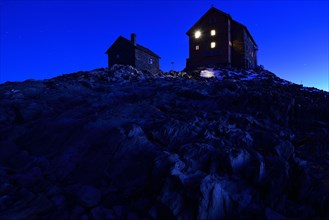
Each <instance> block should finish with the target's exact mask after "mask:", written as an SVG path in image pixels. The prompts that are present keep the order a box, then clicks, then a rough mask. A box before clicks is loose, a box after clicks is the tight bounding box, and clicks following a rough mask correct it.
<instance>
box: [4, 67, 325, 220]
mask: <svg viewBox="0 0 329 220" xmlns="http://www.w3.org/2000/svg"><path fill="white" fill-rule="evenodd" d="M204 71H205V70H204ZM207 71H210V72H212V73H214V74H213V75H214V77H210V78H203V77H200V71H196V72H194V73H191V74H189V75H188V74H186V73H183V72H180V73H177V72H170V73H165V74H160V73H159V74H158V75H152V74H149V73H143V72H140V71H138V70H136V69H134V68H132V67H129V66H114V67H113V68H112V69H110V70H107V69H97V70H94V71H90V72H77V73H73V74H67V75H62V76H59V77H56V78H53V79H49V80H42V81H35V80H27V81H24V82H7V83H4V84H1V85H0V180H1V181H0V219H56V220H57V219H129V220H133V219H201V220H203V219H327V218H328V210H329V105H328V103H329V93H327V92H323V91H319V90H316V89H313V88H304V87H302V86H301V85H296V84H292V83H289V82H287V81H285V80H282V79H280V78H278V77H276V76H275V75H274V74H273V73H270V72H268V71H266V70H262V69H258V70H256V71H251V70H249V71H237V70H233V69H219V70H216V69H215V70H213V69H209V70H207Z"/></svg>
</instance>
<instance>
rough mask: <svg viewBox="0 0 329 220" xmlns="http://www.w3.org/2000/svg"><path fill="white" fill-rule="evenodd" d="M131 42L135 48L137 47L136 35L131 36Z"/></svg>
mask: <svg viewBox="0 0 329 220" xmlns="http://www.w3.org/2000/svg"><path fill="white" fill-rule="evenodd" d="M130 41H131V43H132V44H134V46H136V34H131V37H130Z"/></svg>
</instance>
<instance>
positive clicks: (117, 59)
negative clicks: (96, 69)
mask: <svg viewBox="0 0 329 220" xmlns="http://www.w3.org/2000/svg"><path fill="white" fill-rule="evenodd" d="M106 54H107V56H108V66H109V67H111V66H113V65H114V64H123V65H131V66H133V67H135V68H137V69H140V70H144V71H149V72H151V73H157V72H159V71H160V63H159V60H160V57H159V56H158V55H157V54H156V53H154V52H152V51H151V50H149V49H147V48H146V47H143V46H141V45H139V44H137V43H136V35H135V34H131V38H130V40H128V39H126V38H124V37H122V36H120V37H118V38H117V39H116V41H115V42H114V43H113V44H112V45H111V46H110V48H109V49H108V50H107V51H106Z"/></svg>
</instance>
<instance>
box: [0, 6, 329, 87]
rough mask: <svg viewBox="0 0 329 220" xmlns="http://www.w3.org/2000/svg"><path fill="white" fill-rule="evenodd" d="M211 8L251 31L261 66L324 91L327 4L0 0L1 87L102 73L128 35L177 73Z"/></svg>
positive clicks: (161, 63) (326, 78) (163, 66)
mask: <svg viewBox="0 0 329 220" xmlns="http://www.w3.org/2000/svg"><path fill="white" fill-rule="evenodd" d="M212 4H213V5H214V6H215V7H217V8H218V9H220V10H222V11H224V12H227V13H229V14H231V16H232V17H233V19H235V20H237V21H239V22H241V23H243V24H245V25H246V26H247V27H248V29H249V31H250V32H251V34H252V35H253V37H254V39H255V40H256V42H257V44H258V46H259V53H258V63H259V64H261V65H264V66H265V68H266V69H268V70H270V71H272V72H274V73H276V74H277V75H278V76H279V77H281V78H284V79H287V80H290V81H292V82H295V83H298V84H304V85H306V86H314V87H317V88H320V89H325V90H328V86H329V85H328V84H329V80H328V51H329V46H328V41H329V40H328V39H329V37H328V20H329V19H328V8H329V5H328V0H299V1H297V0H277V1H271V0H253V1H248V0H221V1H219V0H213V1H208V0H189V1H185V0H177V1H173V0H154V1H147V0H141V1H140V0H135V1H127V0H120V1H105V0H103V1H99V0H95V1H92V0H84V1H77V0H67V1H64V0H62V1H55V0H49V1H47V0H44V1H41V0H35V1H29V0H25V1H24V0H0V19H1V20H0V32H1V35H0V37H1V38H0V83H2V82H5V81H16V80H18V81H21V80H25V79H30V78H34V79H44V78H51V77H54V76H57V75H60V74H63V73H70V72H76V71H80V70H91V69H95V68H99V67H106V66H107V57H106V55H105V51H106V50H107V48H108V47H109V46H110V45H111V44H112V43H113V42H114V41H115V40H116V38H117V37H118V36H119V35H122V36H124V37H127V38H129V37H130V33H132V32H134V33H136V34H137V42H138V43H139V44H141V45H143V46H146V47H148V48H150V49H151V50H153V51H154V52H156V53H157V54H159V55H160V56H161V62H160V65H161V68H162V70H164V71H167V70H169V69H175V70H182V69H183V68H184V67H185V60H186V58H187V57H188V38H187V36H186V35H185V33H186V31H187V30H188V29H189V28H190V27H191V26H192V25H193V24H194V23H195V22H196V21H197V20H198V19H199V18H200V17H201V16H202V15H203V14H204V13H205V12H206V11H207V10H208V9H209V8H210V7H211V5H212ZM172 61H173V62H174V64H173V65H172V64H171V62H172Z"/></svg>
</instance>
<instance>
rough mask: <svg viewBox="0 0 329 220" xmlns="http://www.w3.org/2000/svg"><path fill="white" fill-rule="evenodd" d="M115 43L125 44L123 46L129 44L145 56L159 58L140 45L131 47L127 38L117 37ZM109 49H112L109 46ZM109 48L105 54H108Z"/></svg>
mask: <svg viewBox="0 0 329 220" xmlns="http://www.w3.org/2000/svg"><path fill="white" fill-rule="evenodd" d="M117 41H122V42H123V43H125V44H129V45H131V46H134V47H135V48H136V49H137V50H140V51H143V52H144V53H147V54H149V55H151V56H154V57H157V58H160V56H159V55H157V54H156V53H154V52H153V51H151V50H150V49H148V48H146V47H143V46H142V45H140V44H136V46H135V45H133V43H132V42H131V41H130V40H128V39H127V38H125V37H122V36H119V37H118V38H117V39H116V41H115V42H117ZM113 44H114V43H113ZM113 44H112V45H113ZM111 47H112V46H111ZM111 47H109V49H107V51H106V52H105V53H106V54H108V53H109V51H110V49H111Z"/></svg>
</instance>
